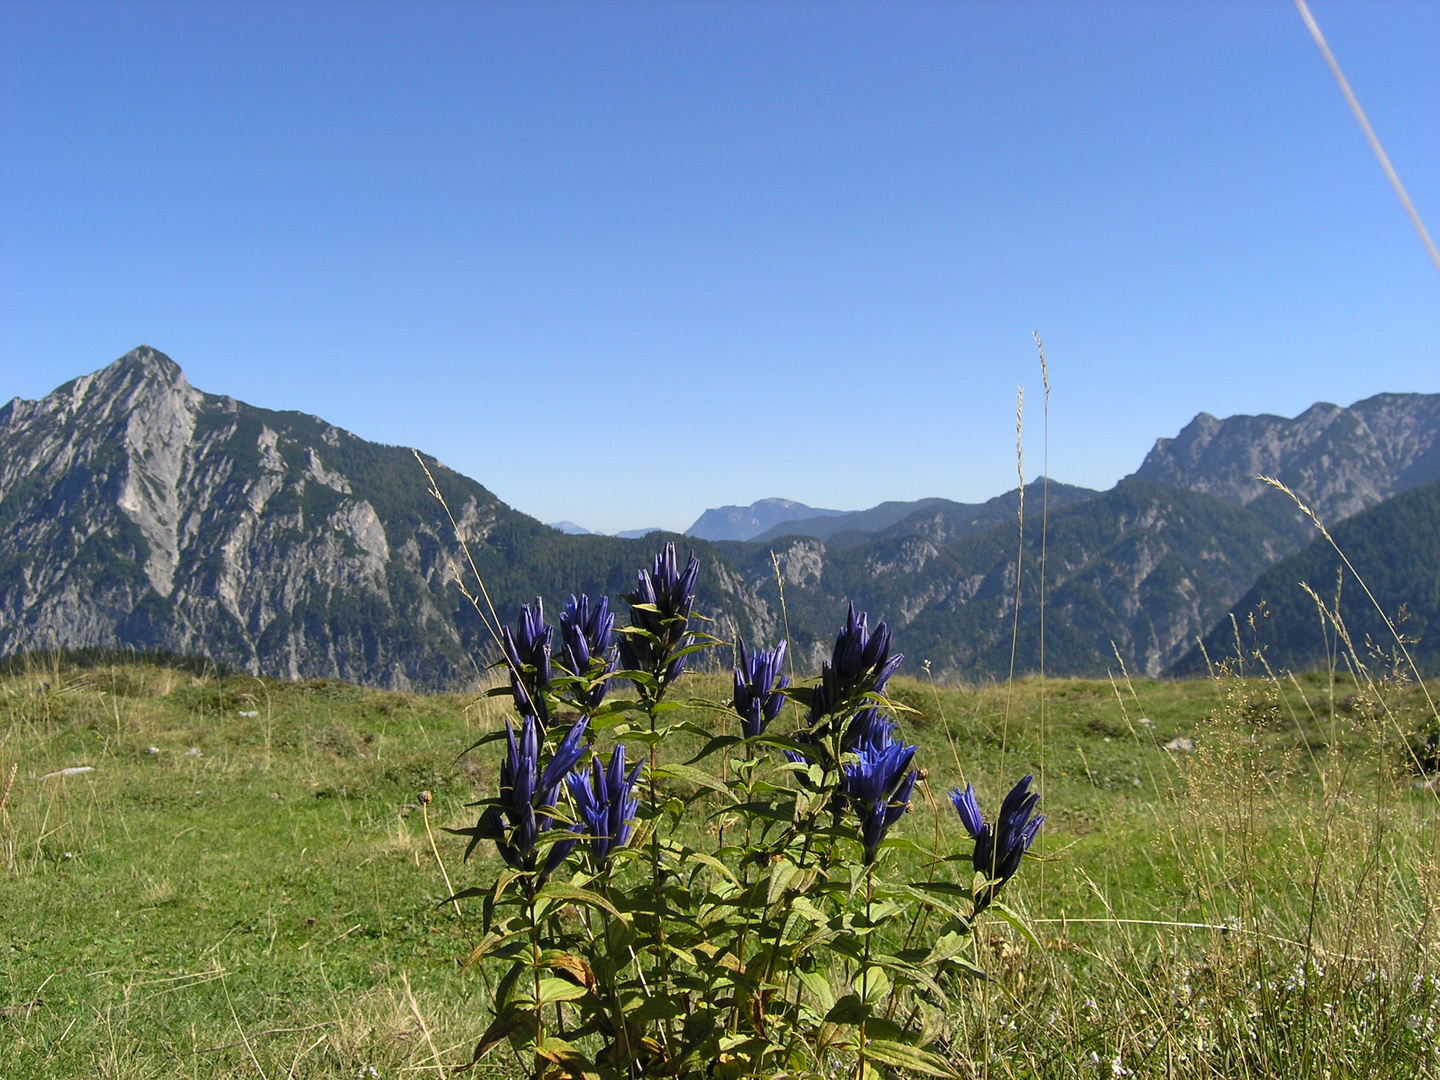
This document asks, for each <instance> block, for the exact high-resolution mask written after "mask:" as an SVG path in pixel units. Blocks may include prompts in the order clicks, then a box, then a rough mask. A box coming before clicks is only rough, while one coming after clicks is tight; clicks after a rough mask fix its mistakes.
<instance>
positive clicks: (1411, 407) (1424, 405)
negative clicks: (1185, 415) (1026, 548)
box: [1135, 394, 1440, 540]
mask: <svg viewBox="0 0 1440 1080" xmlns="http://www.w3.org/2000/svg"><path fill="white" fill-rule="evenodd" d="M1260 475H1266V476H1273V477H1276V478H1278V479H1280V480H1282V481H1284V482H1285V483H1286V484H1288V485H1289V486H1290V487H1291V488H1292V489H1293V490H1294V491H1295V492H1296V493H1297V494H1299V495H1300V496H1301V497H1302V498H1303V499H1304V500H1305V501H1306V502H1307V503H1308V504H1309V505H1310V506H1311V507H1312V508H1314V510H1315V511H1316V512H1317V513H1318V514H1319V515H1320V518H1321V520H1322V521H1324V522H1325V523H1326V524H1327V525H1329V524H1334V523H1336V522H1338V521H1342V520H1344V519H1345V518H1347V517H1350V516H1351V515H1352V514H1357V513H1359V512H1360V511H1361V510H1364V509H1366V508H1367V507H1371V506H1374V505H1376V504H1377V503H1380V502H1383V501H1384V500H1386V499H1388V498H1390V497H1391V496H1393V495H1398V494H1399V493H1400V492H1402V491H1407V490H1409V489H1410V488H1413V487H1418V486H1419V485H1420V484H1423V483H1426V482H1427V481H1430V480H1434V479H1436V478H1437V477H1440V394H1377V395H1375V396H1374V397H1371V398H1366V399H1365V400H1364V401H1357V402H1356V403H1355V404H1354V405H1351V406H1350V407H1349V408H1348V409H1342V408H1341V407H1339V406H1338V405H1329V404H1325V403H1323V402H1322V403H1321V404H1318V405H1312V406H1311V407H1310V408H1309V409H1307V410H1305V412H1303V413H1301V414H1300V415H1299V416H1297V417H1295V418H1294V419H1288V418H1286V417H1283V416H1231V417H1229V418H1227V419H1225V420H1217V419H1216V418H1215V417H1213V416H1211V415H1210V414H1209V413H1201V414H1200V415H1199V416H1197V417H1195V419H1194V420H1192V421H1191V422H1190V423H1189V424H1188V425H1187V426H1186V427H1185V429H1184V430H1183V431H1181V432H1180V434H1179V435H1178V436H1177V437H1175V438H1173V439H1160V440H1158V441H1157V442H1156V443H1155V448H1154V449H1153V450H1151V451H1150V453H1149V454H1148V455H1147V456H1146V458H1145V461H1144V463H1143V464H1142V465H1141V466H1140V468H1139V469H1138V470H1137V471H1136V473H1135V477H1136V478H1137V479H1140V480H1150V481H1153V482H1155V483H1160V484H1168V485H1170V486H1171V487H1180V488H1187V489H1189V490H1191V491H1203V492H1205V493H1207V494H1210V495H1218V496H1220V497H1221V498H1223V499H1227V500H1229V501H1230V502H1234V503H1239V504H1240V505H1241V506H1249V505H1251V504H1252V503H1255V502H1256V501H1258V500H1262V499H1265V498H1267V497H1268V496H1269V495H1270V493H1271V492H1272V491H1273V489H1271V488H1269V487H1267V486H1266V485H1265V484H1263V483H1261V482H1260V481H1259V480H1257V479H1256V477H1257V476H1260ZM1306 539H1307V540H1308V539H1309V538H1308V536H1307V537H1306Z"/></svg>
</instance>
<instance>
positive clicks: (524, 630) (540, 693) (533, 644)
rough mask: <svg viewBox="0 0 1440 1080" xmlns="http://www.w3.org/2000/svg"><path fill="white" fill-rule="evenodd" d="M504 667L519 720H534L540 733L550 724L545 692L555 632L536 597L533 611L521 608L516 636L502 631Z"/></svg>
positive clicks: (508, 631)
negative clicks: (526, 718)
mask: <svg viewBox="0 0 1440 1080" xmlns="http://www.w3.org/2000/svg"><path fill="white" fill-rule="evenodd" d="M501 636H502V638H503V641H502V643H501V644H502V647H503V648H504V650H505V660H506V664H505V666H506V667H507V668H508V669H509V671H510V693H511V695H512V696H513V697H514V698H515V708H516V710H518V711H519V713H520V715H521V716H533V717H535V718H536V719H537V720H539V721H540V727H541V729H542V731H543V729H544V728H545V726H546V725H547V724H549V722H550V709H549V706H548V705H547V704H546V702H545V692H546V691H547V690H548V689H549V687H550V648H551V642H552V641H553V640H554V637H555V628H554V627H553V626H548V625H547V624H546V622H545V605H544V604H543V603H542V602H541V600H540V598H539V597H538V596H537V597H536V598H535V609H534V610H533V611H532V610H531V609H530V605H529V604H525V605H523V606H522V607H521V608H520V628H519V631H518V632H517V633H515V634H512V633H511V632H510V627H508V626H506V627H503V628H502V634H501Z"/></svg>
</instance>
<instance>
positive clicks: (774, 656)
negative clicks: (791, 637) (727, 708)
mask: <svg viewBox="0 0 1440 1080" xmlns="http://www.w3.org/2000/svg"><path fill="white" fill-rule="evenodd" d="M737 646H738V651H739V653H740V656H739V660H740V663H739V665H738V666H736V668H735V697H734V699H733V702H732V703H733V705H734V708H735V711H736V712H737V713H739V714H740V730H741V731H742V732H744V734H745V737H746V738H747V739H753V738H755V737H756V736H758V735H761V734H763V733H764V731H765V729H766V728H767V727H769V726H770V721H772V720H774V719H775V717H777V716H779V715H780V710H781V709H782V708H784V706H785V694H784V693H783V691H784V690H786V689H788V688H789V686H790V679H789V677H788V676H785V675H781V674H780V666H781V665H782V664H783V663H784V662H785V642H783V641H782V642H780V644H779V645H777V646H775V648H773V649H771V650H770V651H769V652H761V651H760V650H759V649H757V650H755V651H754V652H751V651H750V650H748V649H746V648H745V642H743V641H741V642H737Z"/></svg>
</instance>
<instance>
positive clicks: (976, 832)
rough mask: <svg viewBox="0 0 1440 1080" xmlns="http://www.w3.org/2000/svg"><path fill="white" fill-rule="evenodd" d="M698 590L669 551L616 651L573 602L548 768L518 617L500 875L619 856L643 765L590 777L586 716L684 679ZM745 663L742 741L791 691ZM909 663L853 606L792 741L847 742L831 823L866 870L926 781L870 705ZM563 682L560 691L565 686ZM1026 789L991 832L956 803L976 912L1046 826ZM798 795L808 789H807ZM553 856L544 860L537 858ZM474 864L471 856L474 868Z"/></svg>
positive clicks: (511, 651)
mask: <svg viewBox="0 0 1440 1080" xmlns="http://www.w3.org/2000/svg"><path fill="white" fill-rule="evenodd" d="M698 576H699V563H698V562H697V560H696V559H695V556H694V555H691V556H690V558H689V560H688V562H687V563H686V565H685V568H684V569H683V570H682V569H680V567H679V563H678V560H677V558H676V554H675V546H674V545H673V544H667V545H665V548H664V549H663V550H662V551H661V552H660V553H659V554H657V555H656V556H655V559H654V561H653V564H652V566H651V567H650V568H649V569H642V570H641V571H640V572H639V575H638V584H637V588H636V590H635V591H634V592H632V593H627V594H623V595H624V598H625V599H626V600H627V601H628V602H629V604H630V608H631V611H630V620H631V628H630V629H629V630H628V631H626V632H624V633H623V634H621V635H618V636H619V642H618V646H615V647H612V644H611V641H612V637H614V636H617V635H615V629H614V624H615V618H614V615H613V614H612V613H611V612H610V610H609V604H608V602H607V600H606V599H604V598H603V597H602V598H601V599H599V600H597V601H594V602H592V601H591V600H590V599H589V597H587V596H584V595H582V596H581V597H580V598H579V599H578V600H577V599H576V598H575V597H574V596H571V598H570V601H569V603H568V604H566V605H565V610H564V612H563V613H562V614H561V616H560V638H561V643H562V647H563V658H562V659H561V663H562V664H563V665H564V667H565V668H566V669H567V671H568V674H569V675H570V676H571V678H572V681H573V684H574V685H575V687H576V689H575V690H574V693H573V695H572V697H573V701H574V704H576V705H577V706H578V707H579V708H580V709H581V710H582V715H581V717H580V718H579V719H578V720H577V721H576V722H575V723H574V724H573V725H572V726H571V728H570V729H569V731H567V732H566V734H565V736H564V737H563V738H562V739H560V741H559V742H558V743H557V744H556V746H555V748H554V750H553V751H551V752H550V754H549V760H548V761H546V762H545V763H544V764H543V765H542V762H541V759H542V756H543V754H544V752H545V727H546V725H547V724H548V722H549V720H550V711H549V710H550V706H549V704H548V701H547V699H548V696H549V695H550V693H551V688H552V683H553V682H555V679H554V671H553V669H552V664H551V661H552V648H553V641H554V633H555V631H554V627H552V626H549V625H547V624H546V622H545V614H544V607H543V606H542V604H541V601H540V599H539V598H538V597H537V598H536V600H535V603H534V606H533V608H532V606H531V605H529V604H527V605H525V606H523V607H522V608H521V611H520V620H519V626H518V628H517V629H516V630H515V631H513V632H512V630H511V629H510V627H508V626H507V627H505V628H504V633H503V641H502V645H503V650H504V654H505V664H506V666H507V668H508V670H509V675H510V689H511V695H512V697H513V699H514V702H515V707H516V710H517V711H518V712H519V714H520V717H521V721H522V722H521V728H520V733H519V736H518V737H517V736H516V734H515V731H514V729H513V727H511V726H510V725H509V724H508V722H507V727H506V733H507V737H508V739H509V752H508V754H507V756H506V758H505V761H504V762H503V764H502V765H501V770H500V797H499V799H497V800H495V801H494V803H493V804H492V805H491V806H490V808H489V809H488V810H487V811H486V812H485V814H484V816H483V817H482V819H481V823H480V825H479V826H478V827H477V829H476V830H474V831H473V832H474V836H475V839H474V840H472V842H471V845H470V847H471V849H472V850H473V848H474V846H475V842H476V841H478V839H479V838H480V837H481V836H482V835H483V836H488V837H490V838H491V839H494V840H495V842H496V844H497V846H498V848H499V851H500V854H501V856H502V857H503V858H504V860H505V861H506V863H508V864H509V865H510V866H513V867H515V868H517V869H522V870H527V871H537V872H538V875H539V877H540V878H542V879H543V878H544V877H545V876H547V875H548V874H550V873H552V872H553V871H554V870H555V869H556V868H557V867H558V866H559V865H560V864H561V863H562V862H563V861H564V859H565V858H566V856H567V855H568V854H569V853H570V851H571V850H572V849H573V848H574V846H575V845H576V844H577V843H578V842H579V840H580V839H581V837H582V835H588V838H589V845H590V846H589V850H590V856H591V860H592V863H593V865H594V866H595V867H596V868H597V869H600V868H602V867H604V866H605V865H606V864H607V862H608V861H609V860H610V858H611V857H612V856H613V855H614V853H615V852H616V851H617V850H619V849H620V848H622V847H624V846H625V844H626V842H627V841H628V840H629V838H630V834H631V829H632V821H633V819H634V817H635V814H636V812H637V810H638V806H639V800H638V796H637V794H636V790H637V785H638V784H639V781H640V775H641V772H642V768H643V763H637V764H636V765H635V766H634V767H633V768H632V769H630V770H629V771H627V770H626V764H625V748H624V746H623V745H620V746H616V748H615V749H614V751H612V753H611V755H610V760H609V762H608V764H605V765H602V763H601V759H600V757H599V756H598V755H595V756H593V757H592V759H591V761H590V767H589V768H588V769H586V768H585V767H584V766H583V765H580V761H581V759H582V757H583V756H584V754H585V749H586V748H585V746H584V745H583V740H584V737H585V735H586V732H587V727H588V724H589V716H590V714H591V713H593V712H594V710H595V709H597V708H598V707H599V706H600V704H601V703H602V701H603V700H604V698H605V693H606V688H607V685H608V679H609V677H610V675H611V674H612V673H613V672H614V671H615V670H616V664H617V662H618V663H619V664H620V665H622V668H623V671H625V672H632V671H633V672H638V673H643V674H646V675H649V676H651V677H652V678H654V679H655V680H657V681H658V683H659V684H660V685H661V686H664V685H668V684H669V683H671V682H673V681H674V680H675V679H676V678H677V677H678V676H679V675H680V673H681V671H682V670H683V668H684V664H685V650H686V649H687V648H688V647H689V646H690V645H691V644H692V642H693V640H694V638H693V634H692V633H691V632H690V630H689V618H690V613H691V608H692V606H693V604H694V600H695V586H696V582H697V579H698ZM737 659H738V664H737V666H736V667H735V670H734V691H735V692H734V697H733V699H732V702H731V705H732V707H733V708H734V710H735V712H736V713H737V714H738V716H739V719H740V728H741V732H742V733H743V735H744V736H745V737H746V738H755V737H757V736H759V735H761V734H763V733H764V732H765V730H766V728H767V727H768V726H769V725H770V724H771V723H772V722H773V721H774V720H775V719H776V717H777V716H779V714H780V711H781V709H782V708H783V707H784V704H785V702H786V700H787V691H788V690H789V688H790V680H789V678H787V677H786V676H784V675H782V674H781V668H782V666H783V664H784V661H785V643H784V642H781V643H780V644H779V645H777V646H776V647H775V648H774V649H771V650H769V651H765V650H761V649H750V648H747V647H746V645H745V643H744V642H743V641H741V642H737ZM903 660H904V655H903V654H901V653H895V654H893V655H892V654H891V652H890V630H889V627H888V626H886V624H885V623H884V622H881V623H880V624H879V625H878V626H876V628H875V632H874V633H873V634H872V633H870V631H869V625H868V617H867V615H866V614H865V613H864V612H861V613H858V614H857V613H856V611H855V606H854V604H851V605H850V606H849V610H848V612H847V616H846V620H845V625H844V626H843V627H841V629H840V632H839V634H838V635H837V637H836V639H835V647H834V650H833V651H832V653H831V657H830V659H829V661H827V662H825V663H824V664H823V665H822V667H821V674H820V682H819V685H818V686H816V687H815V688H814V689H813V690H812V691H811V692H810V698H809V702H810V708H809V725H808V727H807V728H806V729H804V730H802V731H800V732H798V733H796V735H795V736H794V738H795V741H796V742H798V743H799V744H800V745H801V747H802V748H804V749H805V753H795V752H793V751H788V750H787V751H786V756H787V757H788V758H789V759H790V760H791V761H794V762H804V761H806V760H807V755H808V754H809V753H810V752H811V748H814V751H815V752H819V751H820V750H821V747H822V739H823V738H825V737H830V738H833V737H834V736H835V734H836V733H838V734H839V750H840V755H841V756H840V759H839V762H838V767H839V779H838V787H837V789H836V790H835V797H834V801H833V803H832V805H833V807H834V808H835V811H836V814H837V821H838V820H839V817H840V815H841V814H843V813H845V812H846V811H851V812H853V813H854V815H855V818H856V821H857V825H858V833H859V837H860V842H861V848H862V851H863V856H864V862H865V864H866V865H867V866H868V865H870V864H871V863H873V862H874V861H875V859H876V857H877V856H878V854H879V851H880V847H881V845H882V843H883V842H884V840H885V836H886V834H887V833H888V832H889V830H890V827H891V826H892V825H894V824H895V822H896V821H898V820H899V819H900V816H901V815H902V814H904V813H905V812H906V811H907V810H908V809H909V808H910V800H911V797H912V795H913V793H914V790H915V784H916V782H917V781H918V780H919V779H920V775H921V774H920V773H919V772H918V771H917V770H916V769H915V768H913V767H912V766H913V763H914V759H915V753H916V747H915V746H914V745H911V744H908V743H906V742H904V741H903V740H902V739H900V738H898V737H897V731H898V729H897V725H896V724H895V722H894V721H893V720H892V719H890V718H889V717H888V716H886V715H885V714H884V713H883V712H882V711H881V709H880V707H879V705H878V704H877V703H876V696H877V695H883V694H884V691H885V686H886V683H887V682H888V681H889V679H890V677H891V676H892V675H893V674H894V673H895V671H896V669H897V668H898V667H899V666H900V664H901V662H902V661H903ZM560 682H561V684H562V685H564V683H565V680H560ZM847 716H848V720H846V722H845V726H844V729H843V732H842V731H841V729H840V728H838V727H836V726H834V725H835V723H836V721H837V718H839V719H843V718H845V717H847ZM830 753H832V754H833V751H830ZM577 766H578V767H577ZM562 780H563V781H564V785H565V788H566V790H568V792H569V795H570V799H571V801H572V803H573V804H574V810H575V813H574V820H573V823H572V824H571V825H570V827H569V829H568V830H566V831H565V832H566V834H565V835H564V836H563V837H558V838H547V837H545V834H546V833H547V832H548V831H549V829H550V825H551V822H552V821H555V820H560V819H561V818H562V817H565V815H563V814H562V813H561V812H560V811H558V810H557V809H556V804H557V800H558V797H559V793H560V787H561V782H562ZM1032 780H1033V778H1032V777H1030V776H1026V777H1025V778H1024V779H1023V780H1021V781H1020V782H1019V783H1018V784H1017V785H1015V788H1014V789H1013V790H1012V791H1011V792H1010V794H1009V795H1007V796H1006V797H1005V800H1004V802H1003V803H1002V804H1001V807H1000V814H999V817H998V819H997V820H996V822H995V823H994V824H993V825H992V824H989V823H987V822H986V821H985V820H984V818H983V817H982V815H981V812H980V806H979V802H978V800H977V799H976V797H975V789H974V787H973V786H971V785H968V784H967V785H966V787H965V790H964V791H961V790H960V789H959V788H956V789H954V790H953V791H952V792H951V793H950V798H951V801H952V802H953V804H954V806H955V809H956V812H957V813H958V814H959V816H960V821H961V824H962V825H963V826H964V828H965V830H966V832H968V833H969V834H970V836H971V837H972V838H973V840H974V841H975V850H974V854H973V857H972V862H973V864H974V867H975V871H976V872H977V873H979V874H981V875H983V876H984V878H985V881H986V883H987V884H986V885H985V886H984V887H983V888H982V889H980V890H979V892H978V893H977V895H976V896H975V907H976V910H977V911H979V910H980V909H981V908H983V907H985V906H987V905H988V904H989V903H990V902H991V901H992V899H993V898H994V895H995V893H996V891H997V890H998V889H999V888H1000V887H1001V886H1003V885H1004V884H1005V882H1007V881H1009V880H1010V878H1011V877H1013V876H1014V875H1015V873H1016V871H1017V870H1018V869H1019V867H1020V862H1021V859H1022V858H1023V857H1024V855H1025V852H1026V851H1027V850H1028V849H1029V847H1030V845H1031V843H1032V842H1033V841H1034V839H1035V836H1036V834H1037V833H1038V832H1039V829H1040V826H1041V825H1042V824H1043V823H1044V821H1045V817H1044V815H1043V814H1036V813H1035V810H1036V808H1037V807H1038V805H1039V801H1040V796H1039V795H1038V794H1037V793H1035V792H1032V791H1031V790H1030V784H1031V782H1032ZM802 781H804V782H805V783H806V784H807V786H810V782H809V781H807V780H805V779H804V777H803V775H802ZM547 845H548V851H544V858H543V860H542V859H541V858H540V852H541V850H542V849H543V848H544V847H546V846H547ZM469 853H470V852H469V851H468V850H467V852H466V855H467V856H468V855H469Z"/></svg>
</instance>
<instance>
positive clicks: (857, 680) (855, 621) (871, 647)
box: [810, 604, 905, 724]
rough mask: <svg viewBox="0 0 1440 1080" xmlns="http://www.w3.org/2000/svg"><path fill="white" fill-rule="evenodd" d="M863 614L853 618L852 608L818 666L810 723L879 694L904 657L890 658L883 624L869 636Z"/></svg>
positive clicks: (887, 629) (886, 632)
mask: <svg viewBox="0 0 1440 1080" xmlns="http://www.w3.org/2000/svg"><path fill="white" fill-rule="evenodd" d="M867 621H868V616H867V615H866V614H865V613H863V612H862V613H861V614H860V615H858V616H857V615H856V614H855V605H854V604H851V605H850V612H849V615H848V617H847V618H846V620H845V625H844V626H843V627H842V628H841V630H840V633H839V635H838V636H837V637H836V638H835V649H834V652H833V653H832V654H831V656H830V660H829V661H828V662H827V663H824V664H822V665H821V666H820V685H819V686H817V687H816V688H815V691H814V694H813V696H812V697H811V699H810V723H811V724H815V723H817V722H818V721H819V720H821V719H822V718H823V717H824V716H826V715H827V714H828V713H831V712H833V711H835V710H836V709H838V708H839V707H840V706H841V705H843V704H844V703H845V702H847V701H851V700H853V699H854V698H856V697H858V696H860V695H861V694H867V693H868V694H880V693H883V692H884V690H885V684H886V683H887V682H888V681H889V680H890V676H891V675H893V674H895V669H896V668H898V667H899V666H900V662H901V661H902V660H904V659H905V654H904V653H896V654H895V655H894V656H891V655H890V628H889V627H888V626H886V625H885V624H884V623H883V622H882V623H881V624H880V625H879V626H877V627H875V633H873V634H871V633H870V632H869V628H868V625H867Z"/></svg>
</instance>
